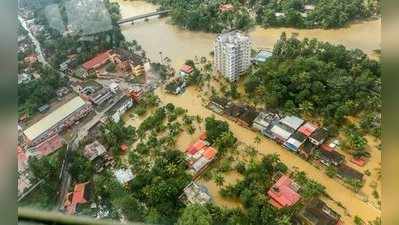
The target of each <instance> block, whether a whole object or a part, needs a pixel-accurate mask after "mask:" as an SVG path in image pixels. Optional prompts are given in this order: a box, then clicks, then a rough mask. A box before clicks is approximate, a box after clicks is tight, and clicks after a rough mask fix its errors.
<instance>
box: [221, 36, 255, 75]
mask: <svg viewBox="0 0 399 225" xmlns="http://www.w3.org/2000/svg"><path fill="white" fill-rule="evenodd" d="M214 53H215V54H214V63H215V69H216V70H217V71H218V72H220V73H221V74H223V76H224V77H225V78H227V79H228V80H229V81H237V80H238V79H239V77H240V74H242V73H243V72H245V71H246V70H247V69H248V68H249V66H250V65H251V40H250V39H249V37H248V36H246V35H244V34H242V33H240V32H238V31H232V32H228V33H223V34H220V35H219V36H218V37H217V38H216V41H215V47H214Z"/></svg>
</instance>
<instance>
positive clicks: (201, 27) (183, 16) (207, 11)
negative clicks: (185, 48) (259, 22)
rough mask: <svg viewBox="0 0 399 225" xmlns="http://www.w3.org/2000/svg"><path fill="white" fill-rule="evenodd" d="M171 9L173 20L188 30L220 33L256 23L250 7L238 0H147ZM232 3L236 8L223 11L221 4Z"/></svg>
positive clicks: (245, 27)
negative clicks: (220, 7)
mask: <svg viewBox="0 0 399 225" xmlns="http://www.w3.org/2000/svg"><path fill="white" fill-rule="evenodd" d="M147 1H149V2H151V3H155V4H160V5H161V6H162V8H167V9H171V10H172V12H171V18H172V22H173V23H175V24H176V25H178V26H180V27H183V28H186V29H188V30H198V31H205V32H212V33H220V32H222V31H223V30H230V29H240V30H247V29H249V28H250V27H252V26H253V25H254V21H253V19H252V18H251V16H250V12H249V10H248V8H247V7H246V6H245V5H244V4H242V3H241V2H240V1H238V0H227V1H226V0H213V1H207V2H206V3H204V2H203V1H199V0H177V1H176V0H147ZM226 3H231V4H232V5H233V6H234V9H233V10H231V11H227V12H221V11H220V10H219V6H220V5H222V4H226Z"/></svg>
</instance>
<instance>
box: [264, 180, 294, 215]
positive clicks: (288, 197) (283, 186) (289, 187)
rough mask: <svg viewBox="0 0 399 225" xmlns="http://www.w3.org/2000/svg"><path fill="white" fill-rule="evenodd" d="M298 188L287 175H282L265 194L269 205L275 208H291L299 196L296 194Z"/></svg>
mask: <svg viewBox="0 0 399 225" xmlns="http://www.w3.org/2000/svg"><path fill="white" fill-rule="evenodd" d="M298 189H299V187H298V185H297V184H296V183H295V182H294V181H293V180H291V179H290V178H289V177H288V176H287V175H283V176H281V177H280V179H279V180H278V181H277V182H276V183H275V184H274V185H273V186H272V187H271V188H270V190H269V191H268V192H267V194H268V195H269V197H270V198H271V199H270V200H271V202H270V203H271V204H272V205H274V206H275V207H277V208H284V207H289V206H293V205H294V204H295V203H297V202H298V201H299V200H300V199H301V196H300V195H299V194H298V193H297V191H298Z"/></svg>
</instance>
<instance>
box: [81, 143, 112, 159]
mask: <svg viewBox="0 0 399 225" xmlns="http://www.w3.org/2000/svg"><path fill="white" fill-rule="evenodd" d="M106 152H107V150H106V149H105V147H104V146H103V145H102V144H101V143H100V142H98V141H97V140H96V141H94V142H93V143H91V144H88V145H86V146H85V148H84V151H83V155H84V156H85V157H86V158H87V159H89V160H90V161H93V160H94V159H96V158H97V157H99V156H102V155H104V154H105V153H106Z"/></svg>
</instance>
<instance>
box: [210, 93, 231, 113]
mask: <svg viewBox="0 0 399 225" xmlns="http://www.w3.org/2000/svg"><path fill="white" fill-rule="evenodd" d="M228 103H229V100H228V99H227V98H224V97H218V96H212V97H211V99H210V102H209V103H208V106H207V107H208V108H209V109H210V110H212V111H213V112H215V113H218V114H223V112H224V110H225V109H226V107H227V105H228Z"/></svg>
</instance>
